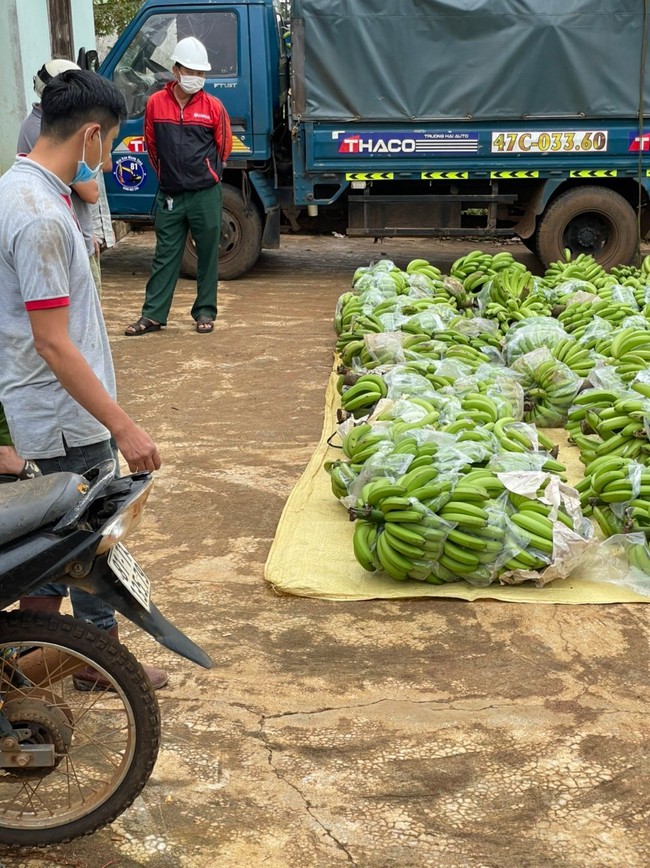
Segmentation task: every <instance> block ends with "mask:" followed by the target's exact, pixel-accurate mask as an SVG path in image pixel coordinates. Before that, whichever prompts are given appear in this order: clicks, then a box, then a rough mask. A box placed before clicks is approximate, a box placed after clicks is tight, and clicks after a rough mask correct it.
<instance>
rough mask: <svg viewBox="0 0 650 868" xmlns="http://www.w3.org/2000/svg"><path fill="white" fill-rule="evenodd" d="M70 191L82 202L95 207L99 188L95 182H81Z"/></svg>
mask: <svg viewBox="0 0 650 868" xmlns="http://www.w3.org/2000/svg"><path fill="white" fill-rule="evenodd" d="M72 189H73V190H74V191H75V193H76V194H77V196H79V198H80V199H81V201H82V202H87V203H88V204H89V205H96V204H97V202H98V201H99V187H98V185H97V181H82V182H80V183H79V184H73V185H72Z"/></svg>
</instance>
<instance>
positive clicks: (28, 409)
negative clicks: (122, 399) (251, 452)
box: [0, 70, 167, 689]
mask: <svg viewBox="0 0 650 868" xmlns="http://www.w3.org/2000/svg"><path fill="white" fill-rule="evenodd" d="M41 109H42V121H41V136H40V138H39V139H38V141H37V142H36V144H35V146H34V148H33V150H32V151H31V152H30V153H29V154H28V155H27V157H24V158H19V159H18V160H17V161H16V163H15V164H14V165H13V166H12V167H11V169H9V171H8V172H6V173H5V174H4V175H3V176H2V178H0V310H1V311H2V316H0V403H2V405H3V407H4V411H5V414H6V417H7V422H8V425H9V431H10V434H11V439H12V440H13V443H14V446H15V448H16V450H17V452H18V453H19V454H20V455H21V456H23V457H24V458H26V459H31V460H34V461H35V462H36V463H37V464H38V466H39V468H40V470H41V471H42V472H43V473H53V472H56V471H58V470H71V471H75V472H77V473H84V472H85V471H86V470H87V469H89V468H90V467H92V466H94V465H95V464H97V463H98V462H99V461H101V460H103V459H106V458H111V457H113V452H112V448H111V436H112V437H113V438H114V439H115V443H116V444H117V447H118V449H119V450H120V452H121V453H122V455H123V456H124V458H125V459H126V461H127V463H128V465H129V468H130V469H131V470H132V471H136V470H148V471H153V470H157V469H158V468H159V467H160V456H159V455H158V450H157V448H156V444H155V443H154V442H153V440H152V439H151V437H150V436H149V435H148V434H147V433H146V432H145V431H143V430H142V428H140V427H139V426H138V425H136V424H135V422H134V421H133V420H132V419H131V418H130V417H129V416H128V415H127V414H126V413H125V411H124V410H122V408H121V407H120V406H119V404H118V403H117V401H116V400H115V374H114V371H113V362H112V358H111V351H110V347H109V343H108V336H107V334H106V328H105V325H104V319H103V316H102V312H101V307H100V302H99V298H98V297H97V293H96V291H95V286H94V283H93V278H92V275H91V272H90V265H89V263H88V255H87V253H86V248H85V245H84V240H83V235H82V233H81V231H80V229H79V224H78V222H77V220H76V218H75V215H74V212H73V210H72V206H71V202H70V186H71V185H72V184H74V183H76V182H79V181H81V182H83V181H87V180H90V179H91V178H93V177H94V176H95V175H96V174H97V172H99V171H100V169H101V167H102V163H103V162H104V158H105V155H106V154H107V153H110V150H111V146H112V143H113V140H114V138H115V136H116V135H117V131H118V126H119V123H120V120H122V119H123V118H124V116H125V109H126V107H125V103H124V97H123V96H122V94H121V93H120V91H119V90H118V89H117V88H116V87H115V85H113V84H112V83H111V82H109V81H107V80H106V79H103V78H101V77H100V76H98V75H96V74H95V73H91V72H85V71H75V70H71V71H69V72H62V73H61V74H60V75H58V76H56V78H53V79H52V81H51V82H50V83H48V85H47V86H46V87H45V90H44V91H43V95H42V101H41ZM65 593H66V588H65V586H63V585H48V586H46V587H45V588H42V589H40V590H39V591H38V592H37V593H36V594H35V595H33V596H30V597H27V598H23V600H21V608H26V609H31V610H37V611H41V612H53V611H58V609H59V607H60V605H61V599H62V596H63V595H64V594H65ZM72 604H73V611H74V614H75V616H76V617H78V618H83V619H85V620H88V621H91V622H92V623H94V624H95V625H96V626H97V627H99V628H101V629H105V630H109V631H110V632H111V633H112V634H113V635H114V634H115V632H116V629H117V625H116V621H115V617H114V614H115V613H114V612H113V610H112V609H111V608H110V607H109V606H107V605H106V604H105V603H103V601H101V600H99V599H98V598H97V597H93V596H92V595H89V594H86V593H84V592H83V591H80V590H78V589H73V590H72ZM145 671H147V674H148V675H149V678H150V679H151V681H152V683H153V684H154V686H156V687H161V686H162V685H163V684H164V683H166V681H167V675H166V673H165V672H164V671H163V670H160V669H153V668H152V667H145ZM96 675H97V673H94V671H93V670H89V671H88V672H87V673H81V675H80V674H77V676H75V685H76V686H77V687H78V688H79V689H90V688H92V687H93V686H94V684H95V683H97V681H98V679H97V678H96V677H95V676H96ZM100 686H102V685H101V684H100Z"/></svg>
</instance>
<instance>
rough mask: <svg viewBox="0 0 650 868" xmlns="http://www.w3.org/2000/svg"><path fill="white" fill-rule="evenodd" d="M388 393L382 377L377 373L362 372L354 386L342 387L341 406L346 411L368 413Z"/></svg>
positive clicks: (359, 413)
mask: <svg viewBox="0 0 650 868" xmlns="http://www.w3.org/2000/svg"><path fill="white" fill-rule="evenodd" d="M387 394H388V389H387V386H386V383H385V381H384V378H383V377H381V376H380V375H379V374H362V376H360V377H359V379H358V380H357V381H356V383H355V384H354V386H350V387H349V388H347V389H344V390H343V392H342V394H341V406H342V407H343V409H344V410H346V411H347V412H348V413H352V414H353V415H363V414H365V413H368V412H369V411H370V410H372V408H373V407H374V406H375V404H376V403H377V402H378V401H379V400H380V399H381V398H385V397H386V395H387Z"/></svg>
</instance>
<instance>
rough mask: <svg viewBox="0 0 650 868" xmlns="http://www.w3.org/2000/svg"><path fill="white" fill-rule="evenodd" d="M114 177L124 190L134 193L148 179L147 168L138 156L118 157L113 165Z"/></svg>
mask: <svg viewBox="0 0 650 868" xmlns="http://www.w3.org/2000/svg"><path fill="white" fill-rule="evenodd" d="M113 177H114V178H115V180H116V181H117V183H118V184H119V185H120V187H121V188H122V189H123V190H126V192H127V193H134V192H135V191H136V190H139V189H140V187H141V186H142V185H143V184H144V182H145V181H146V180H147V170H146V169H145V167H144V163H143V162H142V160H140V159H138V157H118V159H117V160H115V164H114V166H113Z"/></svg>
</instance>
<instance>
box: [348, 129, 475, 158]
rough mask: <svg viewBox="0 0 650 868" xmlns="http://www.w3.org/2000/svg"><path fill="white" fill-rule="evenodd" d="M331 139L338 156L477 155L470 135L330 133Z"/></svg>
mask: <svg viewBox="0 0 650 868" xmlns="http://www.w3.org/2000/svg"><path fill="white" fill-rule="evenodd" d="M332 139H333V140H334V141H335V142H338V143H339V146H338V152H339V154H350V155H358V154H462V153H470V154H476V153H478V133H474V132H451V131H449V132H448V131H442V132H437V131H436V132H417V133H416V132H414V133H397V132H393V131H391V130H387V131H385V132H383V131H382V132H373V133H348V132H347V131H346V130H333V131H332Z"/></svg>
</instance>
